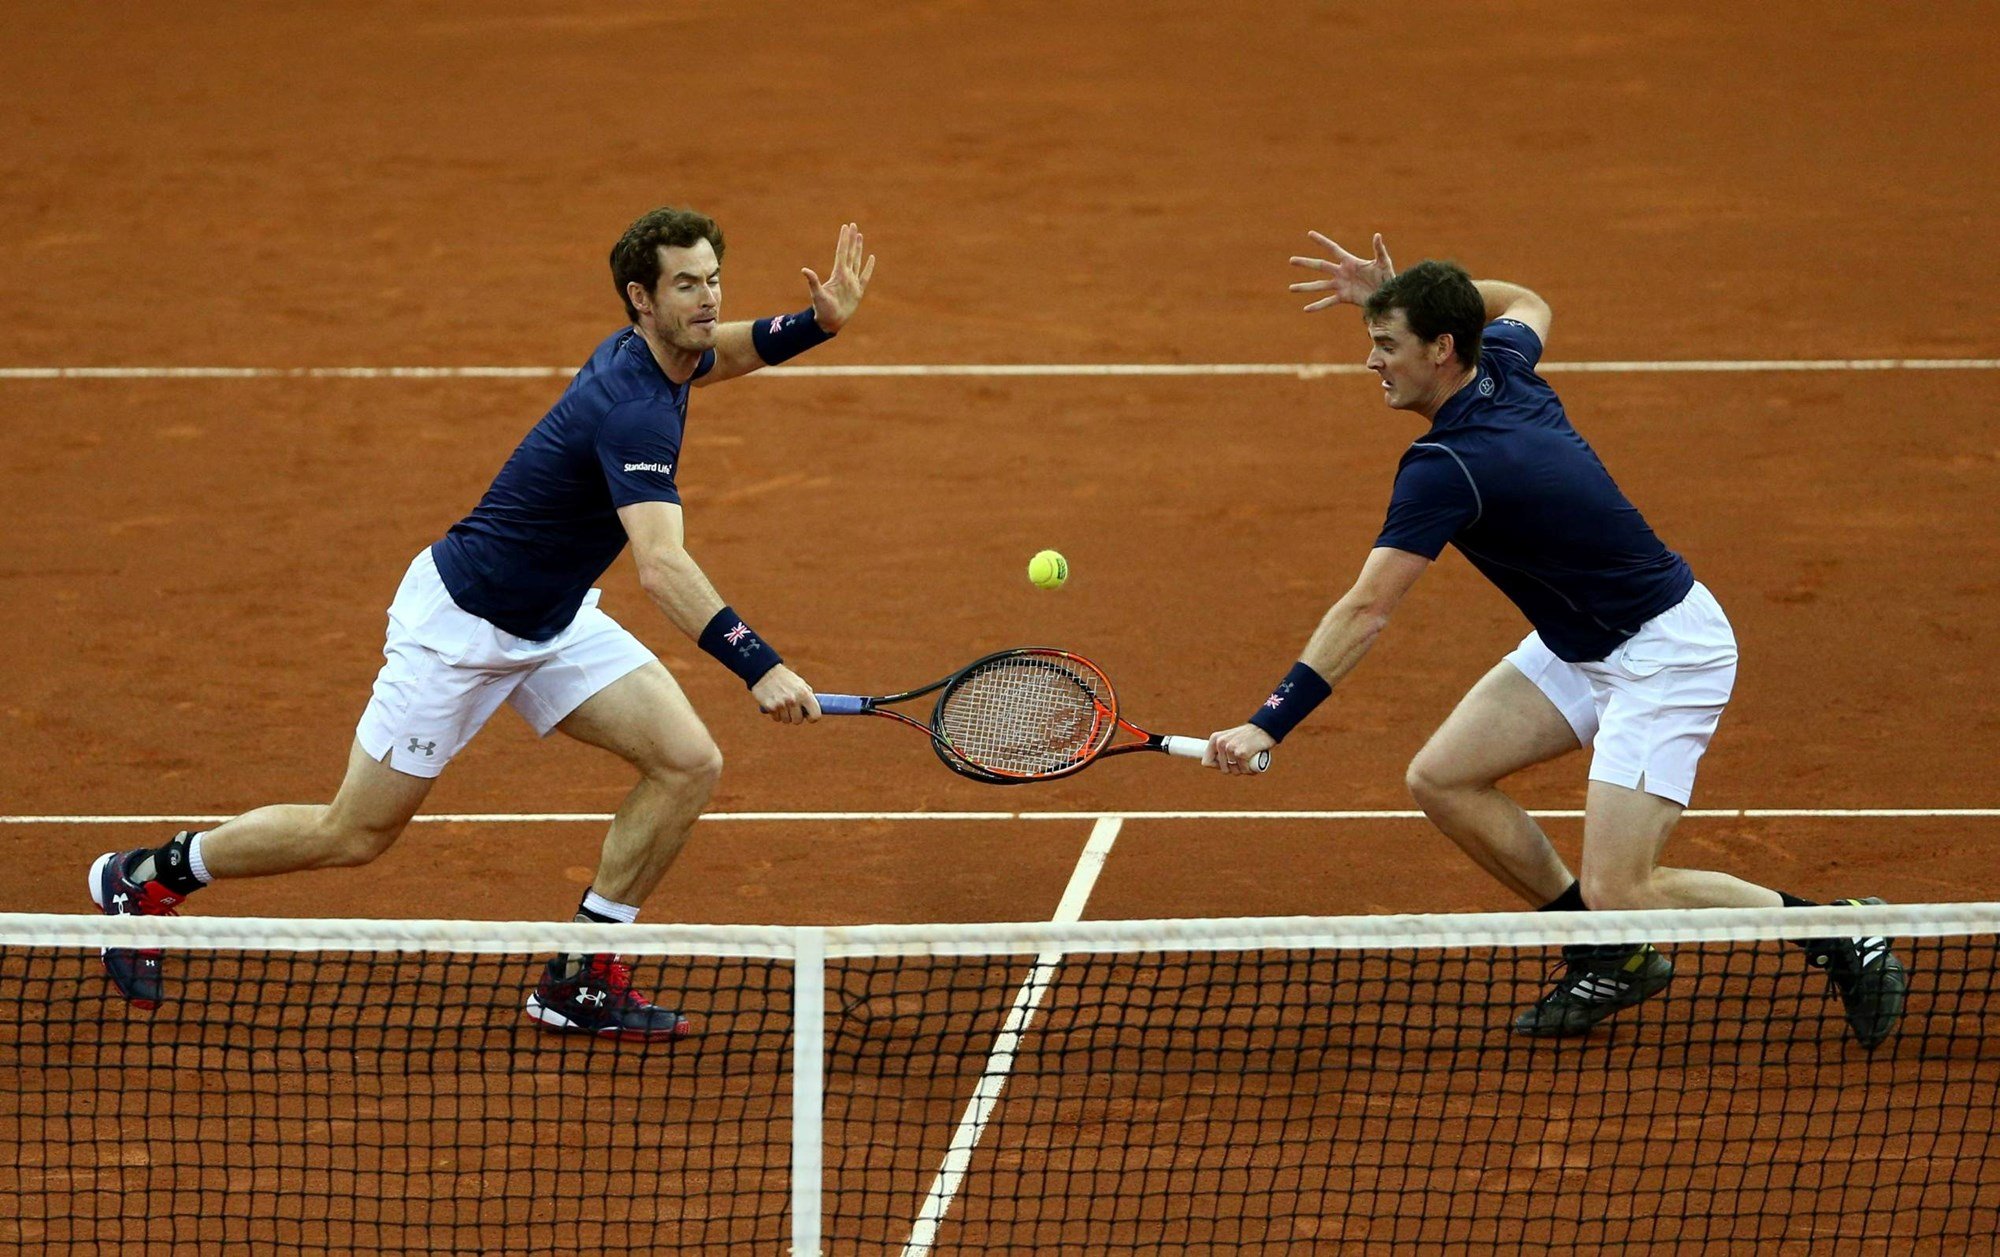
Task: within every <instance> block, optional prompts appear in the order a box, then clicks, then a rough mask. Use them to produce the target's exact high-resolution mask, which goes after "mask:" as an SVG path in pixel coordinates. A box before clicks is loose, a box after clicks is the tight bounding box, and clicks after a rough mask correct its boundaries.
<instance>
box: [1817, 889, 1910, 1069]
mask: <svg viewBox="0 0 2000 1257" xmlns="http://www.w3.org/2000/svg"><path fill="white" fill-rule="evenodd" d="M1881 902H1882V900H1880V899H1877V898H1874V897H1873V896H1870V897H1869V898H1866V899H1836V900H1834V903H1836V904H1839V905H1841V906H1843V907H1859V906H1860V905H1862V904H1877V903H1881ZM1805 949H1806V959H1807V960H1809V961H1811V962H1812V965H1813V967H1814V968H1816V969H1819V970H1821V971H1822V972H1824V973H1825V974H1826V981H1827V985H1828V986H1829V987H1831V988H1832V990H1833V993H1834V994H1836V995H1838V996H1840V1002H1841V1003H1842V1004H1844V1005H1845V1006H1846V1008H1847V1028H1848V1029H1849V1030H1852V1031H1853V1032H1854V1038H1855V1040H1856V1041H1857V1042H1859V1043H1860V1044H1861V1046H1862V1047H1864V1048H1867V1049H1868V1050H1869V1051H1873V1050H1874V1049H1875V1047H1876V1046H1877V1045H1878V1044H1880V1043H1881V1042H1882V1041H1883V1040H1884V1039H1887V1038H1888V1037H1889V1036H1890V1035H1891V1034H1894V1033H1895V1031H1896V1023H1897V1022H1898V1021H1900V1020H1901V1019H1902V1016H1903V997H1904V996H1905V995H1906V994H1907V993H1908V991H1909V989H1910V975H1909V971H1908V970H1907V969H1905V968H1904V967H1903V962H1902V961H1900V960H1898V959H1896V956H1895V953H1893V952H1891V951H1890V950H1889V940H1888V939H1886V938H1880V937H1877V936H1873V935H1868V936H1864V937H1859V938H1813V939H1807V940H1806V942H1805Z"/></svg>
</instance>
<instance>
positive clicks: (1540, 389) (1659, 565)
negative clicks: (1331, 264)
mask: <svg viewBox="0 0 2000 1257" xmlns="http://www.w3.org/2000/svg"><path fill="white" fill-rule="evenodd" d="M1541 357H1542V342H1541V338H1540V337H1538V336H1536V335H1535V333H1534V330H1533V329H1532V328H1530V327H1528V326H1527V325H1526V324H1524V323H1518V322H1516V321H1514V320H1513V319H1497V320H1495V321H1494V322H1492V323H1489V324H1487V326H1486V332H1485V335H1484V337H1483V342H1482V345H1481V349H1480V353H1479V369H1478V373H1477V374H1476V375H1475V376H1474V377H1473V379H1472V382H1471V383H1469V384H1467V385H1466V386H1465V387H1464V388H1462V389H1460V390H1459V391H1458V392H1456V393H1454V394H1452V396H1451V399H1450V400H1449V401H1447V402H1445V404H1444V406H1443V407H1442V408H1441V409H1440V410H1439V411H1438V413H1437V418H1436V419H1435V420H1434V421H1432V423H1431V430H1430V431H1429V432H1426V433H1425V434H1424V435H1423V436H1422V437H1420V438H1418V439H1417V440H1416V441H1415V442H1414V443H1413V444H1412V445H1411V446H1410V448H1409V450H1408V451H1407V452H1405V453H1404V455H1403V461H1402V462H1401V463H1400V464H1399V465H1398V466H1397V468H1396V487H1395V491H1394V493H1392V494H1391V496H1390V498H1389V518H1388V521H1387V522H1386V523H1385V524H1384V525H1383V526H1382V535H1381V536H1380V537H1378V538H1377V539H1376V541H1375V544H1376V545H1377V546H1389V547H1392V548H1394V549H1397V550H1406V551H1408V552H1410V553H1411V554H1420V555H1422V556H1423V557H1425V558H1427V559H1435V558H1437V556H1438V554H1439V553H1440V552H1442V551H1443V549H1444V547H1445V543H1446V542H1450V543H1451V544H1452V545H1454V546H1457V547H1458V549H1459V552H1460V553H1462V554H1464V555H1465V557H1466V558H1467V559H1468V560H1470V561H1471V563H1472V565H1473V566H1474V567H1476V568H1478V569H1479V570H1480V571H1481V572H1483V573H1485V575H1486V579H1488V580H1490V581H1492V582H1493V583H1494V584H1495V585H1497V586H1498V587H1499V589H1500V592H1501V593H1503V594H1506V595H1507V597H1508V598H1509V599H1511V600H1512V601H1513V603H1514V605H1515V606H1517V607H1519V608H1520V609H1521V614H1523V615H1525V616H1527V617H1528V622H1529V623H1530V624H1533V625H1534V626H1535V630H1536V631H1537V632H1539V633H1540V634H1541V635H1542V642H1543V644H1545V645H1546V646H1547V647H1548V648H1549V649H1550V650H1551V651H1553V652H1554V653H1555V655H1556V657H1557V658H1558V659H1564V660H1567V661H1569V662H1570V663H1588V662H1591V661H1594V660H1598V659H1602V658H1604V657H1605V656H1606V655H1608V654H1610V653H1611V652H1612V651H1614V650H1616V649H1617V648H1618V646H1619V644H1620V643H1622V642H1623V641H1625V639H1627V638H1629V637H1631V636H1632V635H1633V634H1634V633H1636V632H1638V631H1639V626H1640V625H1642V624H1644V623H1645V622H1646V621H1648V620H1650V619H1652V618H1653V617H1654V616H1656V615H1658V614H1660V613H1661V612H1662V611H1665V610H1667V609H1668V608H1670V607H1672V606H1674V605H1675V604H1676V603H1678V602H1680V600H1681V599H1683V598H1685V597H1687V594H1688V590H1690V589H1692V588H1693V587H1694V572H1693V571H1692V570H1690V569H1689V567H1688V565H1687V561H1686V560H1684V559H1682V558H1681V556H1680V555H1678V554H1675V553H1674V552H1673V551H1672V550H1669V549H1667V547H1666V546H1665V545H1664V544H1663V543H1662V542H1661V541H1660V539H1659V538H1658V537H1656V536H1654V535H1653V530H1652V529H1651V528H1650V527H1648V526H1647V524H1646V520H1645V517H1644V516H1642V515H1640V514H1639V509H1638V508H1637V507H1635V506H1633V505H1632V503H1631V502H1629V501H1627V500H1626V497H1625V495H1624V494H1623V493H1621V492H1620V491H1619V489H1618V486H1617V484H1616V483H1614V482H1613V481H1612V479H1611V473H1610V472H1608V471H1606V470H1605V469H1604V464H1603V463H1602V462H1601V461H1599V460H1598V457H1597V452H1596V451H1595V450H1593V449H1591V448H1590V445H1589V443H1588V442H1586V441H1585V440H1584V439H1583V437H1582V436H1581V435H1579V434H1578V433H1577V430H1576V429H1575V428H1574V427H1571V426H1570V422H1569V416H1568V415H1566V414H1564V413H1563V407H1562V402H1561V400H1559V399H1558V398H1557V397H1556V393H1555V390H1554V389H1552V388H1550V387H1549V386H1548V384H1547V382H1546V381H1544V380H1543V379H1542V378H1541V377H1540V376H1539V375H1536V374H1535V364H1536V363H1537V362H1539V361H1540V360H1541Z"/></svg>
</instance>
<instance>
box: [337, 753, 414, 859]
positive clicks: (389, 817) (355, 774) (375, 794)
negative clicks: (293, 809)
mask: <svg viewBox="0 0 2000 1257" xmlns="http://www.w3.org/2000/svg"><path fill="white" fill-rule="evenodd" d="M436 784H437V778H436V777H420V776H416V775H414V774H411V773H406V772H399V771H397V770H396V769H394V768H391V767H389V766H388V765H387V764H384V763H382V762H380V761H378V760H376V759H375V758H374V757H373V756H371V755H369V753H368V751H367V749H366V748H365V747H363V746H362V745H361V742H360V739H358V738H357V739H356V740H355V742H354V744H353V747H352V748H351V749H350V750H349V751H348V754H347V775H346V776H345V777H343V778H342V779H341V782H340V790H339V791H338V792H337V793H336V794H335V795H334V796H333V806H332V807H331V808H330V809H329V812H330V816H329V821H330V822H331V823H332V824H333V825H334V826H336V827H337V828H339V829H341V830H343V831H348V832H364V833H372V834H382V835H388V836H391V837H393V836H394V835H396V834H399V833H401V832H402V831H403V827H404V826H406V825H408V824H409V823H410V818H411V817H413V816H415V815H416V814H417V809H418V808H420V807H422V806H423V805H424V799H425V798H427V797H428V796H429V795H430V792H431V787H432V786H433V785H436Z"/></svg>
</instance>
